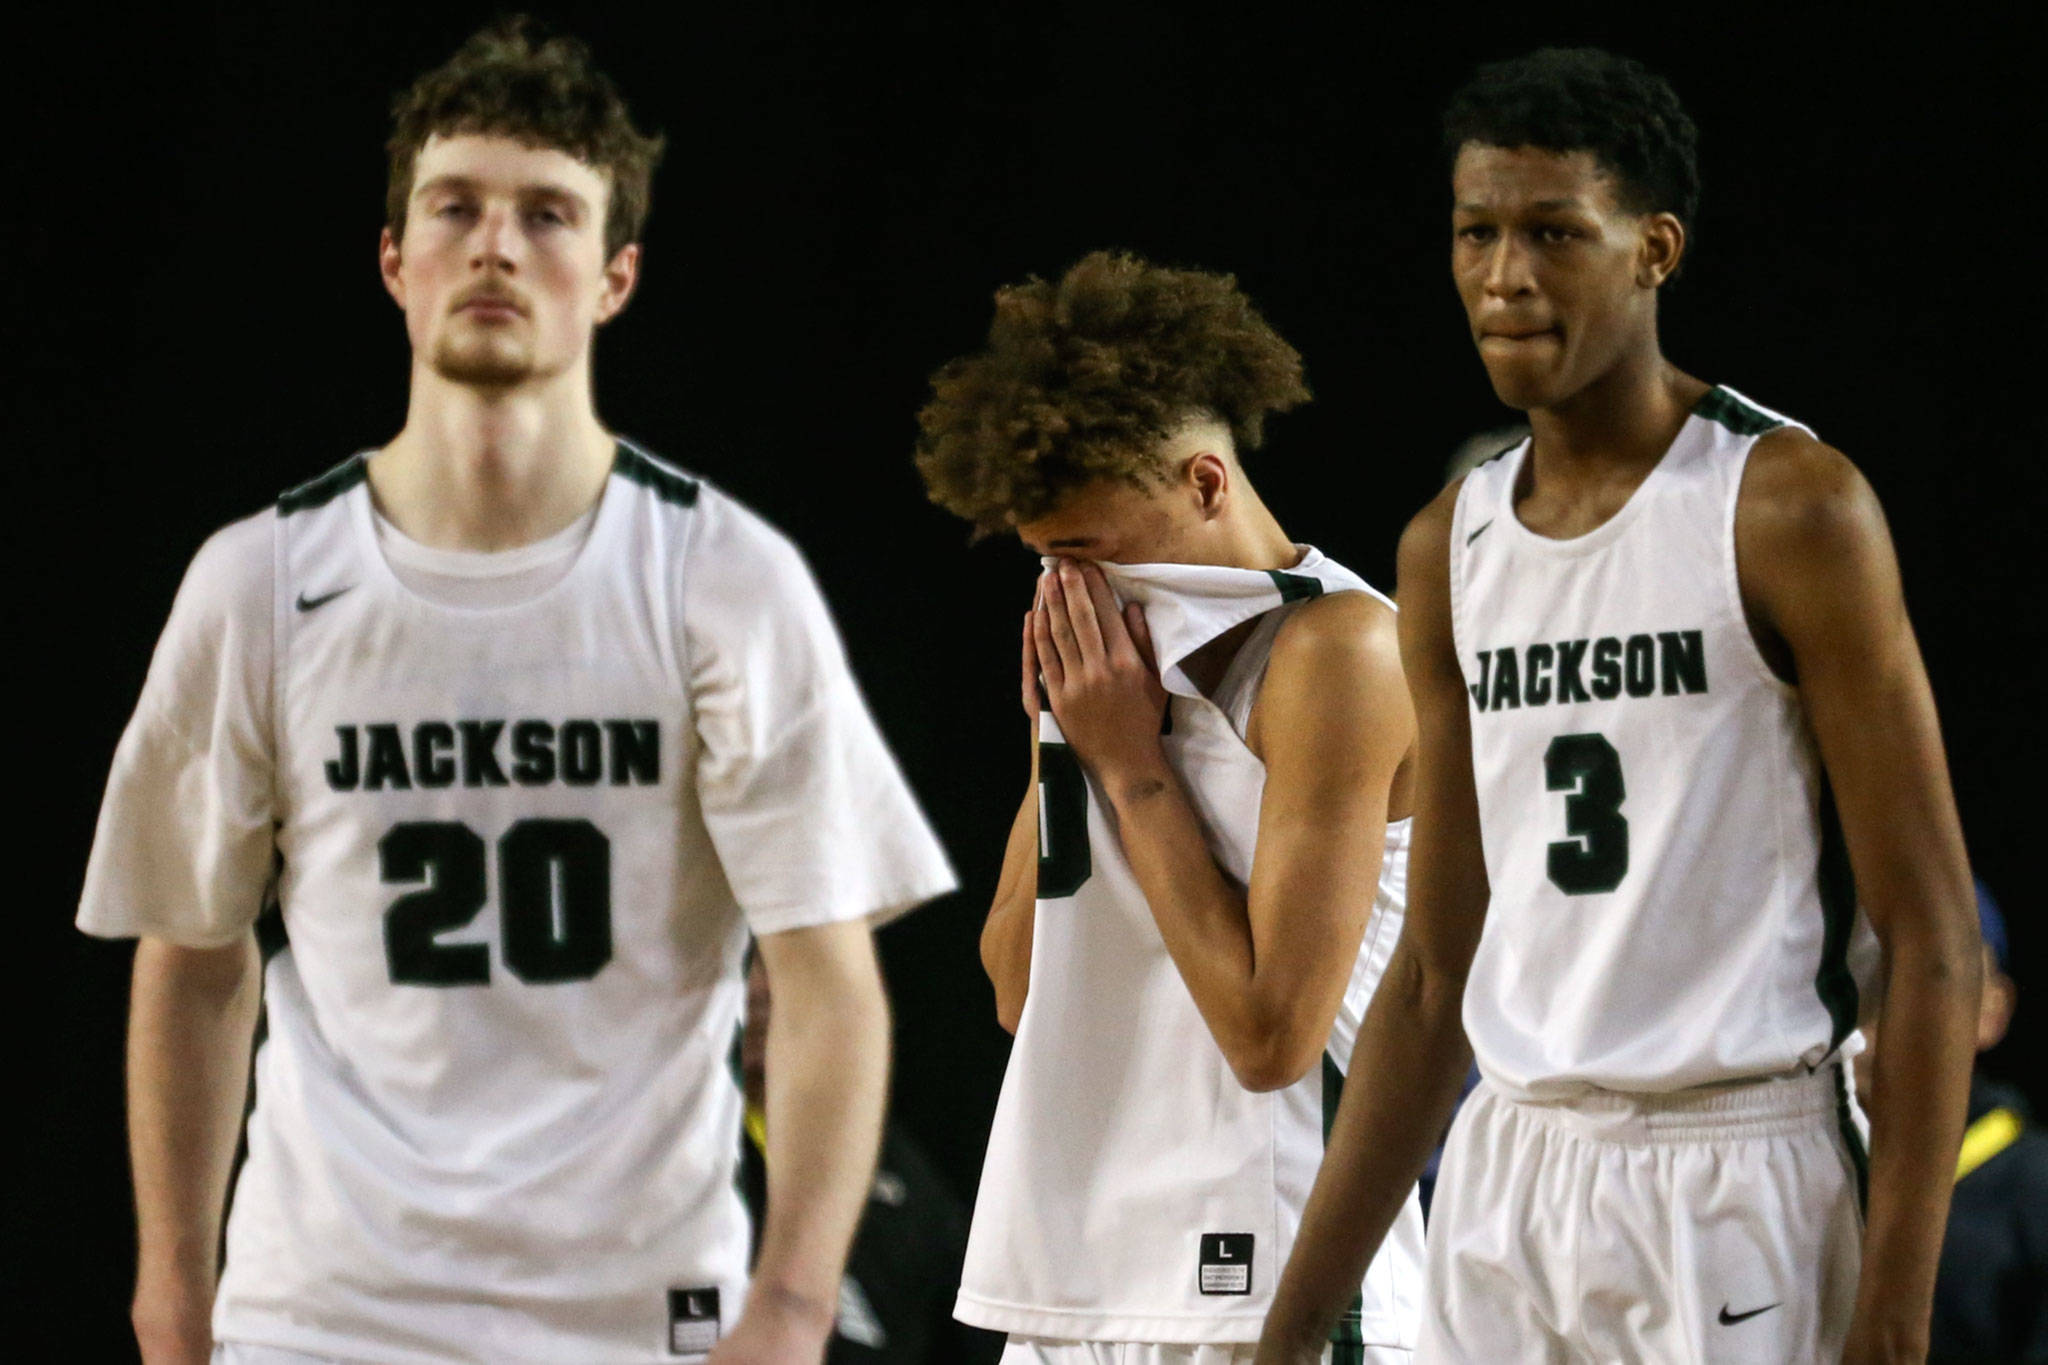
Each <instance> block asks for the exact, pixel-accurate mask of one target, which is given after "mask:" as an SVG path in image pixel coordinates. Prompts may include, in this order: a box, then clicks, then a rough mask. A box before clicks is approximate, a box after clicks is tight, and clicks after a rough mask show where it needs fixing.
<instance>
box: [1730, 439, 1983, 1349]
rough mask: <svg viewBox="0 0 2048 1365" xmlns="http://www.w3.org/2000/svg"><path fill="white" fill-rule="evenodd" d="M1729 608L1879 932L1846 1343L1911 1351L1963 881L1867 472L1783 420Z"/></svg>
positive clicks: (1970, 988)
mask: <svg viewBox="0 0 2048 1365" xmlns="http://www.w3.org/2000/svg"><path fill="white" fill-rule="evenodd" d="M1735 534H1736V558H1737V564H1738V566H1739V573H1740V577H1741V583H1742V592H1743V600H1744V605H1745V608H1746V609H1747V611H1748V613H1749V616H1750V619H1751V621H1752V623H1753V625H1755V626H1756V627H1757V628H1758V631H1759V635H1760V637H1761V638H1760V643H1761V644H1762V645H1763V647H1764V648H1765V650H1766V652H1767V654H1771V653H1775V654H1777V655H1779V656H1780V657H1782V658H1783V659H1784V661H1785V663H1786V664H1788V665H1789V670H1788V671H1789V672H1790V673H1791V675H1792V676H1793V677H1795V678H1796V679H1797V683H1798V687H1799V690H1800V696H1801V699H1802V701H1803V703H1804V705H1805V708H1806V712H1807V715H1808V716H1809V717H1810V718H1811V722H1812V725H1813V732H1814V737H1815V740H1816V741H1817V742H1818V744H1819V747H1820V752H1821V759H1822V762H1823V764H1824V766H1825V768H1826V770H1827V775H1828V780H1829V782H1830V784H1831V785H1832V787H1833V790H1834V795H1835V802H1836V806H1837V809H1838V810H1839V812H1840V814H1841V820H1842V830H1843V834H1844V835H1845V837H1846V841H1847V845H1848V852H1849V861H1850V866H1851V867H1852V869H1853V870H1854V872H1855V877H1856V890H1857V896H1858V899H1859V900H1860V901H1861V903H1862V905H1863V909H1864V912H1865V913H1866V914H1867V915H1868V916H1869V918H1870V923H1871V927H1872V929H1873V930H1875V932H1876V934H1877V936H1878V939H1879V941H1880V942H1881V943H1882V944H1883V947H1884V959H1883V967H1882V969H1881V970H1882V981H1883V987H1882V989H1883V998H1884V1001H1885V1009H1884V1015H1883V1019H1882V1022H1881V1024H1880V1033H1879V1046H1878V1048H1877V1051H1876V1056H1877V1062H1876V1081H1875V1087H1874V1088H1875V1089H1876V1090H1877V1091H1878V1092H1879V1093H1880V1095H1881V1098H1878V1099H1876V1100H1875V1101H1874V1103H1873V1105H1872V1109H1871V1114H1872V1117H1871V1154H1870V1191H1869V1205H1868V1216H1867V1221H1866V1225H1865V1233H1864V1253H1863V1275H1862V1280H1861V1282H1860V1284H1859V1286H1858V1293H1857V1304H1856V1312H1855V1317H1854V1319H1853V1321H1852V1324H1851V1328H1850V1334H1849V1340H1848V1344H1847V1347H1846V1349H1845V1351H1844V1356H1843V1358H1844V1360H1847V1361H1857V1362H1862V1361H1894V1360H1920V1359H1924V1358H1925V1353H1926V1351H1927V1344H1928V1335H1927V1334H1928V1317H1929V1313H1930V1310H1931V1304H1932V1299H1933V1293H1934V1274H1935V1265H1936V1261H1937V1259H1938V1257H1939V1253H1940V1249H1941V1238H1942V1229H1943V1226H1944V1222H1945V1219H1946V1217H1947V1212H1948V1202H1949V1193H1950V1189H1951V1186H1952V1184H1953V1178H1954V1174H1955V1161H1956V1149H1957V1146H1958V1145H1959V1144H1960V1142H1961V1140H1962V1129H1963V1117H1964V1109H1965V1104H1966V1100H1967V1095H1968V1088H1969V1077H1970V1061H1971V1057H1972V1055H1973V1052H1974V1048H1975V1035H1974V1027H1975V1020H1976V1010H1977V992H1978V988H1979V972H1980V961H1979V953H1978V951H1977V934H1976V923H1975V919H1974V910H1973V906H1974V898H1973V892H1972V889H1971V883H1970V871H1969V864H1968V861H1967V858H1966V855H1965V853H1964V849H1963V836H1962V826H1961V822H1960V821H1959V819H1958V818H1957V815H1956V808H1955V798H1954V795H1953V793H1952V792H1951V790H1950V786H1949V778H1948V764H1947V759H1946V757H1945V755H1944V752H1943V748H1942V741H1941V731H1940V725H1939V721H1938V719H1937V717H1936V714H1935V707H1934V696H1933V691H1932V689H1931V688H1930V687H1929V685H1928V681H1927V671H1926V668H1925V666H1924V665H1923V664H1922V662H1921V658H1920V650H1919V645H1918V643H1917V642H1916V640H1915V638H1914V635H1913V628H1912V625H1911V623H1910V622H1909V621H1908V619H1907V616H1906V606H1905V599H1904V596H1903V593H1902V591H1901V588H1900V581H1899V568H1898V561H1897V557H1896V555H1895V554H1894V552H1893V548H1892V543H1891V536H1890V533H1889V531H1888V530H1887V528H1886V526H1885V520H1884V513H1883V511H1882V509H1881V508H1880V507H1879V506H1878V502H1877V497H1876V495H1875V494H1874V493H1873V492H1872V490H1871V488H1870V485H1869V484H1868V483H1867V482H1866V481H1865V480H1864V478H1863V476H1862V475H1861V474H1860V473H1859V472H1858V471H1857V470H1856V469H1855V467H1854V466H1853V465H1851V464H1850V463H1849V461H1848V460H1847V459H1846V458H1845V457H1843V456H1842V455H1841V453H1840V452H1838V451H1835V450H1833V449H1831V448H1829V447H1827V446H1825V445H1823V444H1821V443H1820V442H1818V441H1816V440H1814V439H1813V438H1811V437H1809V436H1807V435H1805V434H1804V433H1802V432H1798V431H1790V430H1787V431H1781V432H1777V433H1774V434H1773V435H1771V436H1769V437H1767V438H1765V439H1764V440H1763V441H1760V442H1759V443H1758V445H1757V447H1756V450H1755V451H1754V452H1753V454H1752V456H1751V460H1750V465H1749V470H1748V473H1747V477H1746V478H1745V480H1744V483H1743V486H1742V492H1741V498H1740V502H1739V504H1738V508H1737V513H1736V531H1735Z"/></svg>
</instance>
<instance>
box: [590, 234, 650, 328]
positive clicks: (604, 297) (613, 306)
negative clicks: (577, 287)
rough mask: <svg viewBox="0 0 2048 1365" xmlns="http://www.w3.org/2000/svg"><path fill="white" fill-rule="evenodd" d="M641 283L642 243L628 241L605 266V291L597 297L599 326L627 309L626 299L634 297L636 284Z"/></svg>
mask: <svg viewBox="0 0 2048 1365" xmlns="http://www.w3.org/2000/svg"><path fill="white" fill-rule="evenodd" d="M639 283H640V244H639V243H638V242H628V243H626V244H625V245H624V246H622V247H620V248H619V249H618V252H617V254H615V255H614V256H613V257H612V259H611V262H610V263H609V264H608V265H606V266H605V268H604V292H603V293H602V294H599V295H598V298H597V321H598V325H599V326H603V325H604V324H605V323H607V322H610V321H611V320H612V319H613V318H615V317H617V316H618V315H619V314H620V313H621V312H623V311H625V307H626V300H628V299H630V298H632V297H633V289H634V286H636V285H637V284H639Z"/></svg>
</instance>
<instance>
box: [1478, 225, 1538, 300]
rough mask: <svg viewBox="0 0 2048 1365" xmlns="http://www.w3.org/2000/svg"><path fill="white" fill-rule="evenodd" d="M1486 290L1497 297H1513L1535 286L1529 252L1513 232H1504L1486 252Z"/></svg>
mask: <svg viewBox="0 0 2048 1365" xmlns="http://www.w3.org/2000/svg"><path fill="white" fill-rule="evenodd" d="M1485 280H1486V292H1487V293H1488V294H1491V295H1493V296H1495V297H1497V298H1511V297H1513V296H1514V295H1516V294H1519V293H1522V292H1524V291H1525V290H1528V289H1529V288H1531V287H1532V286H1533V283H1534V281H1533V279H1532V277H1531V275H1530V271H1529V253H1528V252H1527V251H1526V250H1524V249H1523V248H1522V246H1521V245H1520V243H1518V242H1517V241H1516V240H1515V235H1514V234H1513V233H1511V232H1503V233H1501V234H1500V236H1499V237H1498V238H1496V239H1495V240H1494V243H1493V249H1492V250H1491V251H1489V252H1487V254H1486V276H1485Z"/></svg>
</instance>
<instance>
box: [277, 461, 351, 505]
mask: <svg viewBox="0 0 2048 1365" xmlns="http://www.w3.org/2000/svg"><path fill="white" fill-rule="evenodd" d="M368 477H369V464H368V462H367V461H365V460H364V459H363V457H362V456H360V455H351V456H349V457H348V458H347V459H346V460H343V461H342V462H341V463H340V464H338V465H336V466H335V467H334V468H332V469H330V470H328V471H327V472H326V473H325V474H322V475H321V476H320V477H319V478H317V479H308V480H307V481H306V482H304V483H302V484H300V485H299V486H298V487H296V488H288V489H286V490H285V491H284V492H283V493H280V494H279V495H278V498H277V514H278V515H279V516H281V517H288V516H290V515H291V514H292V513H294V512H310V511H312V510H313V509H314V508H316V507H325V506H326V505H327V504H328V503H330V502H333V501H334V500H335V499H336V498H338V497H340V496H341V495H342V494H343V493H346V492H348V490H349V489H351V488H354V487H355V486H356V485H357V484H359V483H361V482H362V481H363V480H364V479H366V478H368Z"/></svg>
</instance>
